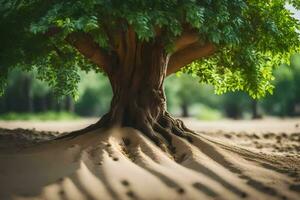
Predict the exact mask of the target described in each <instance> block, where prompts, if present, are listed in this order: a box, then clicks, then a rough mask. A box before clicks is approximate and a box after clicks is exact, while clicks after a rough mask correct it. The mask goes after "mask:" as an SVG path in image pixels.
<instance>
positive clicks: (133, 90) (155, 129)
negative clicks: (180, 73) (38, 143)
mask: <svg viewBox="0 0 300 200" xmlns="http://www.w3.org/2000/svg"><path fill="white" fill-rule="evenodd" d="M116 43H117V45H116V46H117V50H116V51H114V52H111V58H112V60H111V62H110V63H111V65H110V69H109V73H107V76H108V78H109V80H110V83H111V86H112V91H113V99H112V102H111V108H110V110H109V112H108V113H107V114H105V115H104V116H103V117H102V118H101V119H100V120H99V121H98V122H97V123H96V124H93V125H91V126H89V127H87V128H85V129H83V130H80V131H75V132H73V133H71V134H69V135H66V136H63V137H62V138H65V137H70V136H77V135H80V134H83V133H85V132H89V131H92V130H95V129H98V128H111V127H115V126H118V127H133V128H135V129H138V130H140V131H141V132H142V133H143V134H144V135H146V136H147V137H149V138H150V139H151V140H152V141H153V142H155V143H156V144H157V145H158V146H160V147H161V148H162V149H163V150H165V151H173V150H174V149H173V148H172V141H171V134H175V135H178V136H181V137H184V138H186V139H187V140H188V141H190V142H191V137H190V136H189V134H188V133H187V132H191V131H190V130H189V129H187V128H186V127H185V126H184V124H183V123H182V122H181V121H180V120H176V119H173V118H172V117H171V116H170V115H169V113H168V112H167V111H166V98H165V93H164V89H163V82H164V79H165V77H166V73H167V66H168V61H169V55H168V54H167V53H166V52H165V49H164V46H163V42H162V41H161V40H160V38H155V40H153V41H149V42H145V41H144V42H141V41H139V40H138V39H137V38H136V34H135V32H134V31H133V30H132V29H129V30H128V31H126V32H125V33H123V34H121V35H120V37H119V38H118V39H117V41H116Z"/></svg>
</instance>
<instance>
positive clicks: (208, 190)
mask: <svg viewBox="0 0 300 200" xmlns="http://www.w3.org/2000/svg"><path fill="white" fill-rule="evenodd" d="M131 134H132V133H131ZM132 137H134V138H138V140H139V141H138V144H140V145H137V146H136V147H135V148H134V147H130V148H131V152H133V154H135V155H133V156H132V157H135V159H134V161H135V163H137V164H138V165H140V166H141V167H142V168H144V169H147V170H148V171H149V172H151V173H153V174H154V175H156V176H159V177H160V178H161V179H162V180H164V181H165V182H166V184H168V185H171V186H175V188H174V189H177V190H178V191H180V188H182V189H184V190H185V192H186V196H189V198H194V199H195V198H197V197H198V198H199V196H201V197H202V198H208V199H209V198H217V197H218V198H220V197H222V196H226V197H228V198H230V199H237V198H239V197H238V196H236V195H235V194H234V193H232V192H231V191H229V190H226V189H224V187H223V186H222V185H221V184H220V183H218V182H216V181H215V180H213V179H211V178H210V177H207V176H206V175H204V174H202V173H197V172H195V171H193V170H191V169H188V168H186V167H183V166H181V165H179V164H178V163H176V162H174V160H172V159H170V158H169V157H168V156H166V154H165V153H164V152H162V151H161V150H160V149H159V148H157V147H156V146H155V145H154V144H152V143H151V142H149V141H148V140H147V139H146V138H145V137H144V136H141V135H140V134H138V133H137V135H134V136H132ZM199 193H200V194H199ZM203 196H204V197H203Z"/></svg>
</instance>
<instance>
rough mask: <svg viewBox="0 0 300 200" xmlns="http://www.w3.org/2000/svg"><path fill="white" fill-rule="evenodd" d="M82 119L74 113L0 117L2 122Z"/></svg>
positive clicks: (3, 115) (17, 114)
mask: <svg viewBox="0 0 300 200" xmlns="http://www.w3.org/2000/svg"><path fill="white" fill-rule="evenodd" d="M79 118H80V117H79V116H78V115H76V114H74V113H69V112H43V113H13V112H12V113H6V114H2V115H0V120H6V121H13V120H25V121H48V120H55V121H63V120H74V119H79Z"/></svg>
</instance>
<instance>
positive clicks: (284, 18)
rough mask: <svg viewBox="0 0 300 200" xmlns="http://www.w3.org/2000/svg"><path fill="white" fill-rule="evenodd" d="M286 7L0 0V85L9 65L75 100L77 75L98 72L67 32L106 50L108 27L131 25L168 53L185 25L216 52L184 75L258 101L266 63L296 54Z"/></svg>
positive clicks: (227, 0)
mask: <svg viewBox="0 0 300 200" xmlns="http://www.w3.org/2000/svg"><path fill="white" fill-rule="evenodd" d="M287 4H289V5H292V6H294V7H295V8H296V9H299V8H300V1H299V0H265V1H261V0H151V1H146V0H126V1H123V0H52V1H44V0H24V1H18V0H0V16H1V18H0V29H1V32H0V44H1V49H0V69H1V74H0V85H1V86H3V85H4V84H5V82H6V76H7V73H8V72H9V70H10V69H11V68H13V67H20V68H22V69H25V70H31V69H34V68H35V69H37V71H38V72H39V78H40V79H42V80H45V81H47V82H48V83H49V84H50V85H51V86H52V87H54V88H55V89H56V91H57V92H58V94H73V95H75V94H76V85H77V83H78V82H79V80H80V76H79V75H78V71H79V70H80V69H83V70H85V71H89V70H98V69H99V68H98V67H96V66H95V65H93V64H92V63H90V62H89V61H88V60H86V59H85V58H84V57H83V56H82V55H81V54H80V53H79V52H78V51H76V50H75V49H74V48H72V47H71V46H70V45H69V44H68V43H67V42H66V40H65V38H66V37H67V36H68V35H69V34H70V33H73V32H85V33H88V34H89V35H91V36H92V38H93V40H94V41H95V42H96V43H97V44H99V46H100V47H101V48H103V49H105V50H106V51H108V52H109V51H111V50H112V49H111V44H110V43H109V39H108V38H109V37H110V33H111V32H112V31H113V30H115V29H120V28H121V29H127V28H128V26H129V25H130V26H132V27H133V29H134V30H135V32H136V34H137V36H138V38H139V40H144V41H149V42H152V41H153V40H154V39H155V36H156V33H157V29H160V30H163V31H162V33H163V35H162V38H163V40H164V42H165V48H166V50H167V51H169V52H172V50H173V45H174V41H175V40H176V38H177V37H178V36H180V35H181V33H182V32H183V31H184V30H185V28H186V27H192V28H193V29H194V30H196V31H197V33H198V34H199V36H200V38H201V40H203V41H209V42H211V43H213V44H214V45H215V46H216V47H217V51H216V53H215V54H214V55H213V56H210V57H209V58H206V59H199V60H197V61H195V62H193V63H191V64H189V65H188V66H187V67H186V68H185V69H184V70H183V71H184V72H188V73H191V74H194V75H197V76H198V77H199V78H200V81H201V82H206V83H210V84H213V85H214V86H215V87H216V91H217V92H218V93H223V92H226V91H228V90H245V91H248V93H249V94H250V95H251V96H252V97H261V96H263V95H265V93H266V91H269V92H271V91H272V84H271V80H272V79H273V76H272V68H273V66H275V65H278V64H279V63H282V62H284V61H286V60H287V59H288V58H289V56H290V54H291V53H294V52H297V51H299V46H300V42H299V41H300V39H299V30H300V29H299V27H300V24H299V21H297V20H296V19H294V18H293V15H292V13H291V12H290V11H289V10H288V9H286V5H287ZM56 29H59V30H60V31H59V32H58V33H56V34H52V32H54V31H55V30H56Z"/></svg>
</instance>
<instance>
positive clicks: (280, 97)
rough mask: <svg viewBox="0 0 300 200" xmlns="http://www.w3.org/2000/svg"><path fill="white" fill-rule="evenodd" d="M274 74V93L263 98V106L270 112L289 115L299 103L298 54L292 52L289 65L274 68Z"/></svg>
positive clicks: (299, 63)
mask: <svg viewBox="0 0 300 200" xmlns="http://www.w3.org/2000/svg"><path fill="white" fill-rule="evenodd" d="M274 76H275V77H276V79H275V81H274V85H275V86H276V87H275V90H274V95H272V96H268V97H267V98H266V100H264V102H263V103H264V106H265V107H266V109H267V111H268V113H270V114H277V115H282V116H286V115H290V116H291V115H293V114H295V113H294V112H295V111H294V109H295V106H296V105H297V104H298V105H300V54H294V55H293V56H292V57H291V59H290V64H289V65H288V64H283V65H281V66H280V67H278V68H276V70H275V72H274Z"/></svg>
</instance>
